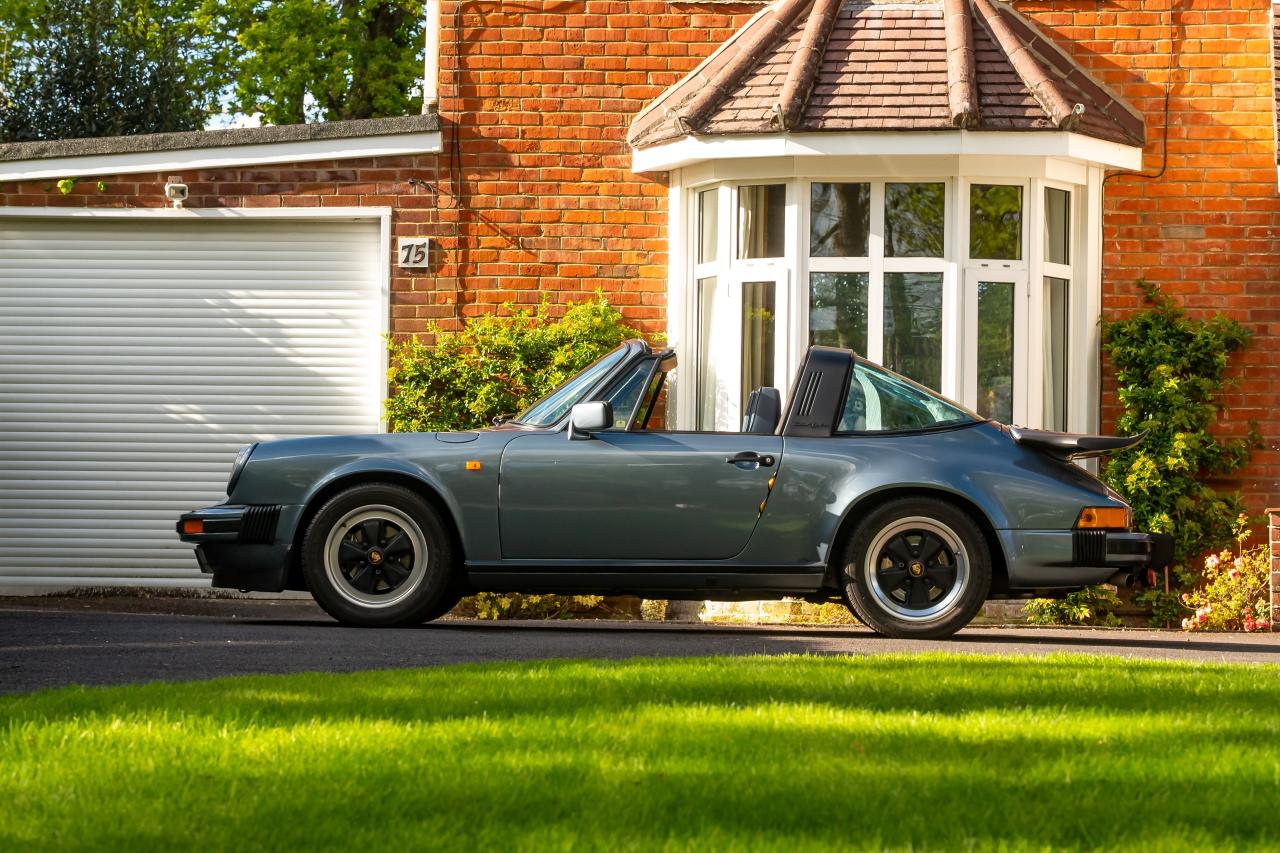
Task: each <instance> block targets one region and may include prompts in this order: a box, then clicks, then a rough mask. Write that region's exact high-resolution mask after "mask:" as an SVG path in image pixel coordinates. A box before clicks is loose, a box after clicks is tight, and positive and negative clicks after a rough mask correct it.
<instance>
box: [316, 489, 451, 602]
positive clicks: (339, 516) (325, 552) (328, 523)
mask: <svg viewBox="0 0 1280 853" xmlns="http://www.w3.org/2000/svg"><path fill="white" fill-rule="evenodd" d="M302 571H303V574H304V575H305V576H306V580H307V586H308V588H309V589H310V590H311V594H312V595H314V596H315V599H316V601H317V603H319V605H320V606H321V607H323V608H324V609H325V611H326V612H327V613H328V614H329V615H330V616H332V617H333V618H335V619H337V620H338V621H339V622H342V623H344V624H347V625H360V626H367V627H391V626H402V625H417V624H420V623H422V622H424V621H427V620H428V619H433V618H436V617H437V616H441V615H443V613H445V612H447V611H448V610H449V609H450V608H452V607H453V605H454V604H456V603H457V601H456V599H455V600H453V601H452V602H450V601H449V599H450V596H451V595H452V594H453V593H454V591H455V589H456V585H455V582H454V581H455V574H456V573H455V566H454V556H453V542H452V539H451V538H450V536H449V533H448V531H447V530H446V529H445V526H444V523H443V522H442V521H441V519H440V516H439V514H438V513H437V512H436V511H435V509H433V508H432V507H431V505H430V504H428V503H427V502H426V501H425V500H423V499H422V497H421V496H420V495H418V494H416V493H414V492H412V491H410V490H409V489H406V488H404V487H402V486H394V485H391V484H387V483H371V484H366V485H360V486H354V487H352V488H350V489H347V490H346V491H343V492H341V493H339V494H338V495H335V496H334V497H333V498H331V499H330V500H329V501H327V502H326V503H325V504H324V506H322V507H321V508H320V511H319V512H317V513H316V514H315V517H314V518H312V520H311V523H310V524H309V525H308V527H307V531H306V534H305V536H304V537H303V541H302ZM446 604H447V607H445V609H444V610H440V608H441V607H442V606H444V605H446Z"/></svg>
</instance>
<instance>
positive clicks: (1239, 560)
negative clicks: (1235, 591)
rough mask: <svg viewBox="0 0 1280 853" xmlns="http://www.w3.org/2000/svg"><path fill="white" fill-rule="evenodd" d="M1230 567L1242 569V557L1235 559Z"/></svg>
mask: <svg viewBox="0 0 1280 853" xmlns="http://www.w3.org/2000/svg"><path fill="white" fill-rule="evenodd" d="M1231 565H1233V566H1235V567H1236V568H1237V569H1243V568H1244V557H1236V559H1235V561H1234V562H1233V563H1232V564H1231Z"/></svg>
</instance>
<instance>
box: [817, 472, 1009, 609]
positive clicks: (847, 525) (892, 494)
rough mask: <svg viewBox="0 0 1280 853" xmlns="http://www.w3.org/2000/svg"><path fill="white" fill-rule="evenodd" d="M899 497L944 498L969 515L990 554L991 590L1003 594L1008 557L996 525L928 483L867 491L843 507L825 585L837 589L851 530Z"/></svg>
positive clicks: (1006, 588)
mask: <svg viewBox="0 0 1280 853" xmlns="http://www.w3.org/2000/svg"><path fill="white" fill-rule="evenodd" d="M900 498H933V499H935V500H940V501H945V502H946V503H949V504H951V505H952V506H954V507H956V508H957V509H960V510H962V511H963V512H964V513H965V514H966V515H968V516H969V517H970V518H972V519H973V522H974V523H975V524H976V525H978V529H979V530H980V531H982V538H983V539H984V540H985V541H986V543H987V550H988V551H989V552H990V553H991V593H1006V592H1008V591H1009V565H1008V560H1007V558H1006V555H1005V553H1004V546H1002V545H1001V544H1000V537H999V536H997V535H996V529H995V525H993V524H992V523H991V519H990V518H989V517H988V516H987V514H986V513H985V512H983V511H982V508H981V507H979V506H978V504H977V503H975V502H974V501H973V499H971V498H969V497H968V496H966V495H963V494H960V493H959V492H953V491H949V490H947V489H941V488H938V487H936V486H927V485H910V486H893V487H889V488H885V489H880V490H877V491H874V492H869V493H868V494H865V495H862V496H861V497H859V498H858V499H857V500H856V501H854V502H853V503H851V504H850V505H849V506H848V507H846V508H845V512H844V515H843V517H842V518H841V519H840V524H839V526H838V527H837V528H836V533H835V536H833V537H832V539H831V552H830V556H829V558H828V560H827V578H826V584H827V585H828V586H831V587H832V588H834V589H839V588H840V584H839V572H840V568H841V567H840V565H839V564H838V561H839V560H840V559H841V556H842V555H843V554H844V549H845V546H846V545H847V544H848V542H849V538H850V537H851V536H853V532H854V531H855V530H856V529H857V528H858V523H859V522H860V521H861V520H862V519H863V518H865V517H866V516H867V515H868V514H869V513H871V512H873V511H874V510H875V509H877V508H878V507H880V506H883V505H884V504H886V503H889V502H890V501H894V500H898V499H900Z"/></svg>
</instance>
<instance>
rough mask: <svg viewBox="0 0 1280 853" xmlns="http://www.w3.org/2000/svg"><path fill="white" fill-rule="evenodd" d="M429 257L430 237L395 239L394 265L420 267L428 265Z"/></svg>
mask: <svg viewBox="0 0 1280 853" xmlns="http://www.w3.org/2000/svg"><path fill="white" fill-rule="evenodd" d="M430 258H431V240H430V238H428V237H401V238H399V239H398V240H397V241H396V266H399V267H409V268H419V269H420V268H422V267H425V266H429V261H430Z"/></svg>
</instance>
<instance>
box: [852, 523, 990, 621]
mask: <svg viewBox="0 0 1280 853" xmlns="http://www.w3.org/2000/svg"><path fill="white" fill-rule="evenodd" d="M840 576H841V577H840V579H841V586H842V587H843V589H844V594H845V599H846V601H847V602H848V604H849V607H850V609H852V610H853V612H854V613H855V614H856V615H857V616H858V618H859V619H861V620H862V621H863V622H865V623H866V624H867V625H869V626H870V627H871V628H874V629H875V630H876V631H877V632H879V633H881V634H884V635H885V636H888V637H898V638H907V639H910V638H919V639H927V638H937V637H948V636H950V635H952V634H954V633H955V632H956V631H959V630H960V629H961V628H963V627H964V626H965V625H968V624H969V622H970V621H972V619H973V617H974V616H976V615H977V614H978V611H979V610H980V609H981V608H982V603H983V602H984V601H985V600H986V597H987V592H988V591H989V590H990V588H991V553H990V550H989V549H988V547H987V543H986V539H985V538H984V537H983V535H982V531H981V530H980V529H979V528H978V525H977V524H976V523H975V522H974V520H973V519H972V518H971V517H970V516H969V514H968V513H966V512H964V511H963V510H961V509H959V508H958V507H956V506H954V505H952V504H949V503H946V502H945V501H941V500H937V499H935V498H902V499H899V500H895V501H890V502H889V503H886V504H884V505H883V506H880V507H878V508H876V509H875V510H873V511H872V512H871V513H870V514H869V515H868V516H867V518H866V519H864V520H863V521H862V523H861V524H859V525H858V528H857V530H855V531H854V534H853V536H852V537H850V539H849V543H848V545H847V547H846V549H845V553H844V558H843V565H842V567H841V572H840Z"/></svg>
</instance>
